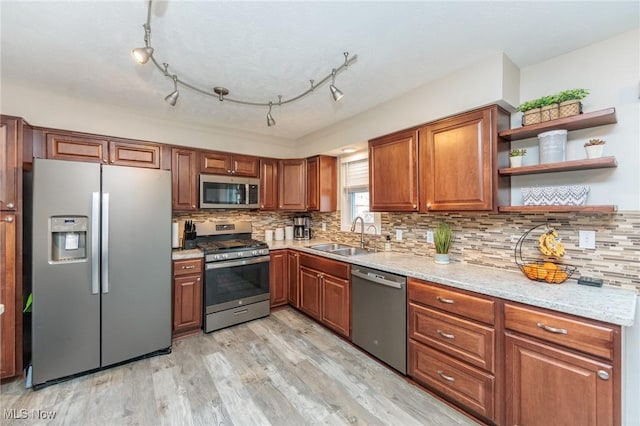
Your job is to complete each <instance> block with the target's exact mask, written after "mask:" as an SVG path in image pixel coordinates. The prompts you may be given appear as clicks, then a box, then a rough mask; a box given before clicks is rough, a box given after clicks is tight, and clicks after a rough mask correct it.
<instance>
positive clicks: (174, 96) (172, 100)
mask: <svg viewBox="0 0 640 426" xmlns="http://www.w3.org/2000/svg"><path fill="white" fill-rule="evenodd" d="M179 95H180V92H178V76H177V75H175V74H174V75H173V92H171V93H169V94H168V95H167V96H166V97H165V98H164V100H165V101H167V102H168V103H169V105H171V106H176V102H177V101H178V96H179Z"/></svg>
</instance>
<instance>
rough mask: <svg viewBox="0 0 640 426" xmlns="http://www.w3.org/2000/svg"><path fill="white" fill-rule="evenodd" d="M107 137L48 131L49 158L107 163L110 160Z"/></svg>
mask: <svg viewBox="0 0 640 426" xmlns="http://www.w3.org/2000/svg"><path fill="white" fill-rule="evenodd" d="M108 145H109V143H108V142H107V140H106V139H101V138H90V137H87V136H84V135H83V136H80V135H74V134H72V133H47V158H49V159H53V160H74V161H86V162H92V163H106V162H107V160H108V155H109V151H108Z"/></svg>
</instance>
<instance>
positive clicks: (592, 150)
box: [584, 145, 604, 158]
mask: <svg viewBox="0 0 640 426" xmlns="http://www.w3.org/2000/svg"><path fill="white" fill-rule="evenodd" d="M584 149H585V151H587V158H600V157H602V151H604V145H589V146H585V147H584Z"/></svg>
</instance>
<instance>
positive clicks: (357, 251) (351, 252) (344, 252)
mask: <svg viewBox="0 0 640 426" xmlns="http://www.w3.org/2000/svg"><path fill="white" fill-rule="evenodd" d="M309 248H312V249H314V250H319V251H324V252H326V253H333V254H339V255H340V256H358V255H361V254H367V253H370V251H369V250H367V249H364V248H360V247H352V246H349V245H346V244H339V243H331V244H316V245H314V246H309Z"/></svg>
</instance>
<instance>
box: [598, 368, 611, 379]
mask: <svg viewBox="0 0 640 426" xmlns="http://www.w3.org/2000/svg"><path fill="white" fill-rule="evenodd" d="M598 377H600V378H601V379H602V380H609V373H607V372H606V371H604V370H598Z"/></svg>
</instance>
